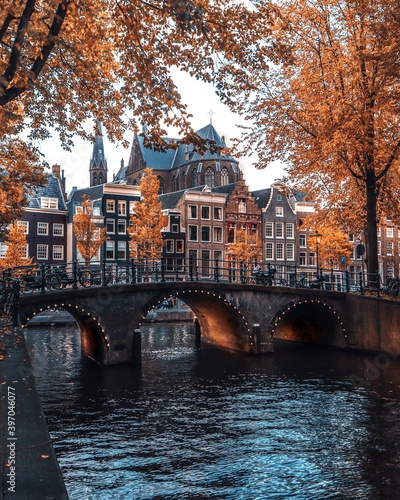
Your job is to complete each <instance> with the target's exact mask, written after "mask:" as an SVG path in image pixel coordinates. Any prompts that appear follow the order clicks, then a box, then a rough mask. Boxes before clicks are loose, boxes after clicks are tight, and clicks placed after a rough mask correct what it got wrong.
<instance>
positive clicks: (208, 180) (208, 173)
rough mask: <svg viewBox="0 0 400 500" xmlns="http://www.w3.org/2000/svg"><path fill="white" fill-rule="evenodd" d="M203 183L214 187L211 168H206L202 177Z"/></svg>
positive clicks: (213, 176)
mask: <svg viewBox="0 0 400 500" xmlns="http://www.w3.org/2000/svg"><path fill="white" fill-rule="evenodd" d="M204 180H205V183H206V184H207V186H209V187H214V185H215V175H214V170H213V169H212V168H211V167H208V168H207V170H206V173H205V176H204Z"/></svg>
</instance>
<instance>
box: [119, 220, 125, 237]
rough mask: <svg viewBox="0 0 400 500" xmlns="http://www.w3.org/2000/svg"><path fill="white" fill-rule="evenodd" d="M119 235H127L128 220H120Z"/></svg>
mask: <svg viewBox="0 0 400 500" xmlns="http://www.w3.org/2000/svg"><path fill="white" fill-rule="evenodd" d="M118 234H126V220H124V219H118Z"/></svg>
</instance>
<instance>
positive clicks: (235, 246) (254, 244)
mask: <svg viewBox="0 0 400 500" xmlns="http://www.w3.org/2000/svg"><path fill="white" fill-rule="evenodd" d="M261 249H262V247H261V244H260V241H259V240H258V238H257V235H255V234H248V233H247V231H245V230H244V229H238V230H237V231H235V242H234V243H230V244H229V249H228V254H229V255H231V256H232V257H233V258H234V259H235V260H236V261H237V262H245V263H248V262H252V261H253V262H254V261H255V260H257V257H258V256H259V254H260V252H261Z"/></svg>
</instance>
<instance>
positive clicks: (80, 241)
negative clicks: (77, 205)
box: [73, 195, 107, 267]
mask: <svg viewBox="0 0 400 500" xmlns="http://www.w3.org/2000/svg"><path fill="white" fill-rule="evenodd" d="M73 229H74V235H75V238H76V246H77V247H78V250H79V253H80V254H81V256H82V259H83V260H84V262H85V267H88V266H89V264H90V261H91V260H92V259H93V258H95V257H96V256H97V254H98V251H99V249H100V248H101V246H102V245H103V243H104V242H105V241H106V240H107V236H106V231H107V228H105V227H102V228H101V227H99V226H98V225H97V224H96V223H95V222H94V220H93V203H92V200H91V198H90V197H89V196H87V195H84V197H83V199H82V206H81V210H80V211H79V212H78V213H77V214H75V215H74V219H73Z"/></svg>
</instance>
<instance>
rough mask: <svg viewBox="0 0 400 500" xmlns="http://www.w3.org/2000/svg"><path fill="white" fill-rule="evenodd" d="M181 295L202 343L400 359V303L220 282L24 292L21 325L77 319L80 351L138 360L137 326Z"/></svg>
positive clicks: (111, 359) (112, 360) (104, 358)
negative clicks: (279, 342)
mask: <svg viewBox="0 0 400 500" xmlns="http://www.w3.org/2000/svg"><path fill="white" fill-rule="evenodd" d="M168 297H178V298H179V299H181V300H182V301H183V302H184V303H186V304H187V305H188V306H189V307H190V308H191V309H192V311H193V312H194V314H195V316H196V318H197V321H198V324H199V327H200V333H201V339H202V341H205V342H208V343H211V344H213V345H216V346H218V347H220V348H224V349H229V350H232V351H241V352H245V353H253V354H262V353H266V352H272V351H273V340H274V338H279V339H286V340H292V341H299V342H307V343H316V344H320V345H327V346H332V347H339V348H342V349H360V350H365V351H371V352H385V353H387V354H389V355H390V356H392V357H393V358H395V357H397V356H398V355H399V354H400V340H399V338H398V337H399V335H398V325H399V324H400V302H397V301H393V300H388V299H382V298H375V297H366V296H359V295H356V294H352V293H344V292H330V291H325V290H315V289H308V288H299V289H293V288H284V287H268V286H260V285H242V284H238V283H215V282H179V281H177V282H163V283H140V284H123V285H112V286H106V287H92V288H80V289H77V290H73V289H68V288H66V289H64V290H60V291H51V292H47V293H43V294H41V293H33V294H31V295H22V296H21V298H20V304H19V317H20V321H21V324H22V325H23V326H24V325H26V324H27V323H28V322H29V320H30V319H31V318H33V317H34V316H35V315H38V314H40V313H41V312H42V311H45V310H48V309H62V310H66V311H68V312H69V313H70V314H71V316H72V317H73V318H74V319H75V320H76V322H77V324H78V326H79V328H80V331H81V340H82V342H81V343H82V350H83V351H84V352H85V354H87V355H88V356H90V357H91V358H93V359H95V360H97V361H98V362H100V363H103V364H117V363H124V362H134V363H140V358H141V350H140V325H141V323H142V321H143V319H144V318H145V317H146V316H147V314H148V313H149V312H150V310H151V309H152V308H153V307H154V306H157V305H158V304H159V303H160V302H162V301H163V300H165V299H166V298H168Z"/></svg>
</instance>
